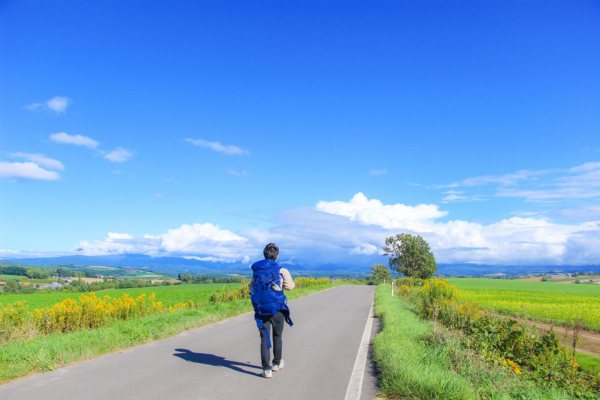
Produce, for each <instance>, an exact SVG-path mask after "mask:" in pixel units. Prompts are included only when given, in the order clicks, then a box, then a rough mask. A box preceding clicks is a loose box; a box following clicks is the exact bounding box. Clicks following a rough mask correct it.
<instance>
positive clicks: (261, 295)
mask: <svg viewBox="0 0 600 400" xmlns="http://www.w3.org/2000/svg"><path fill="white" fill-rule="evenodd" d="M280 269H281V268H280V267H279V265H278V264H277V263H276V262H275V261H273V260H269V259H265V260H261V261H258V262H256V263H254V264H253V265H252V280H253V283H252V288H251V289H250V300H251V301H252V307H254V320H255V321H256V326H257V327H258V329H259V330H263V331H264V332H265V335H266V337H267V344H268V346H269V348H271V339H270V338H269V332H268V331H267V330H266V329H265V327H264V325H263V321H262V318H263V317H269V316H271V315H275V314H277V312H279V311H281V312H282V313H283V315H284V317H285V322H287V323H288V325H289V326H292V325H294V323H293V322H292V320H291V319H290V309H289V308H288V306H287V298H286V297H285V294H283V288H282V287H283V282H282V280H281V276H280V275H279V270H280Z"/></svg>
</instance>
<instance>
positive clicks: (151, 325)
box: [0, 283, 341, 384]
mask: <svg viewBox="0 0 600 400" xmlns="http://www.w3.org/2000/svg"><path fill="white" fill-rule="evenodd" d="M340 285H341V284H339V283H338V284H328V285H322V286H313V287H308V288H305V289H297V290H293V291H291V292H287V293H286V296H287V297H288V300H294V299H297V298H300V297H304V296H308V295H310V294H313V293H317V292H320V291H323V290H326V289H330V288H333V287H336V286H340ZM250 311H252V305H251V303H250V300H237V301H232V302H228V303H219V304H215V305H209V306H205V307H198V308H191V309H189V308H188V309H183V310H180V311H175V312H173V313H164V314H155V315H150V316H148V317H143V318H137V319H131V320H125V321H120V322H117V323H115V324H113V325H110V326H105V327H102V328H98V329H88V330H84V331H77V332H73V333H68V334H51V335H48V336H42V337H38V338H36V339H35V340H30V341H21V342H14V343H9V344H5V345H1V346H0V384H1V383H7V382H9V381H12V380H15V379H19V378H23V377H26V376H29V375H32V374H36V373H41V372H48V371H51V370H53V369H56V368H58V367H61V366H65V365H68V364H73V363H76V362H81V361H85V360H90V359H93V358H96V357H99V356H102V355H105V354H109V353H114V352H116V351H120V350H123V349H126V348H129V347H133V346H138V345H141V344H145V343H149V342H152V341H155V340H160V339H165V338H168V337H171V336H174V335H176V334H178V333H181V332H183V331H187V330H190V329H195V328H199V327H202V326H205V325H208V324H211V323H214V322H218V321H221V320H224V319H227V318H232V317H236V316H238V315H240V314H244V313H247V312H250Z"/></svg>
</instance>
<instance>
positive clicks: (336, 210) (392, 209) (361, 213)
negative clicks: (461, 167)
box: [316, 193, 448, 228]
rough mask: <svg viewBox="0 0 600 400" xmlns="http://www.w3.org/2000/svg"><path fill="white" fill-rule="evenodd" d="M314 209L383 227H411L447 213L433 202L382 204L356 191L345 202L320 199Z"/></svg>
mask: <svg viewBox="0 0 600 400" xmlns="http://www.w3.org/2000/svg"><path fill="white" fill-rule="evenodd" d="M316 209H317V210H318V211H323V212H326V213H329V214H336V215H343V216H346V217H350V219H351V220H353V221H354V220H356V221H359V222H362V223H365V224H370V225H380V226H381V227H383V228H390V227H394V226H399V225H402V226H406V227H412V226H415V225H416V224H417V225H418V224H421V223H423V222H427V221H430V220H433V219H435V218H441V217H444V216H446V215H447V214H448V212H447V211H440V210H439V207H438V206H436V205H433V204H419V205H418V206H414V207H412V206H406V205H404V204H394V205H383V204H382V203H381V201H379V200H375V199H373V200H369V199H367V197H366V196H365V195H364V194H362V193H357V194H355V195H354V197H352V199H351V200H350V201H349V202H348V203H345V202H343V201H332V202H326V201H320V202H318V203H317V206H316Z"/></svg>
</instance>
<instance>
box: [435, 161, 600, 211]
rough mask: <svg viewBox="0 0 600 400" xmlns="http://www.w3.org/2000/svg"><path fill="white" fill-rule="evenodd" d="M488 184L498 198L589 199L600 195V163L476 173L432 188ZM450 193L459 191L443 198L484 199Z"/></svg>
mask: <svg viewBox="0 0 600 400" xmlns="http://www.w3.org/2000/svg"><path fill="white" fill-rule="evenodd" d="M490 184H493V185H496V194H495V195H496V196H498V197H522V198H525V199H527V200H528V201H536V202H557V201H561V200H565V199H590V198H594V197H600V162H587V163H585V164H582V165H579V166H576V167H572V168H569V169H559V168H557V169H545V170H538V171H533V170H523V171H517V172H515V173H512V174H505V175H499V176H495V175H486V176H478V177H473V178H467V179H464V180H462V181H459V182H455V183H451V184H448V185H436V186H433V188H438V189H439V188H450V187H455V188H456V187H463V188H467V187H473V186H484V185H490ZM461 193H463V192H461ZM452 194H458V193H450V196H447V197H446V198H444V200H445V201H456V200H461V201H466V200H484V199H483V198H481V197H479V196H469V195H468V194H464V195H462V196H465V197H466V199H461V198H459V197H456V196H452Z"/></svg>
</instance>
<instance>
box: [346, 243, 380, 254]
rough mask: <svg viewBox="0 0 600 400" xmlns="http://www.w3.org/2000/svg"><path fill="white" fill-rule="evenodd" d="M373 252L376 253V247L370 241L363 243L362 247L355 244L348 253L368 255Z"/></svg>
mask: <svg viewBox="0 0 600 400" xmlns="http://www.w3.org/2000/svg"><path fill="white" fill-rule="evenodd" d="M375 253H377V247H376V246H374V245H372V244H370V243H365V244H364V245H363V246H362V247H361V246H356V247H355V248H353V249H352V250H350V253H349V254H364V255H367V256H369V255H371V254H375Z"/></svg>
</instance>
